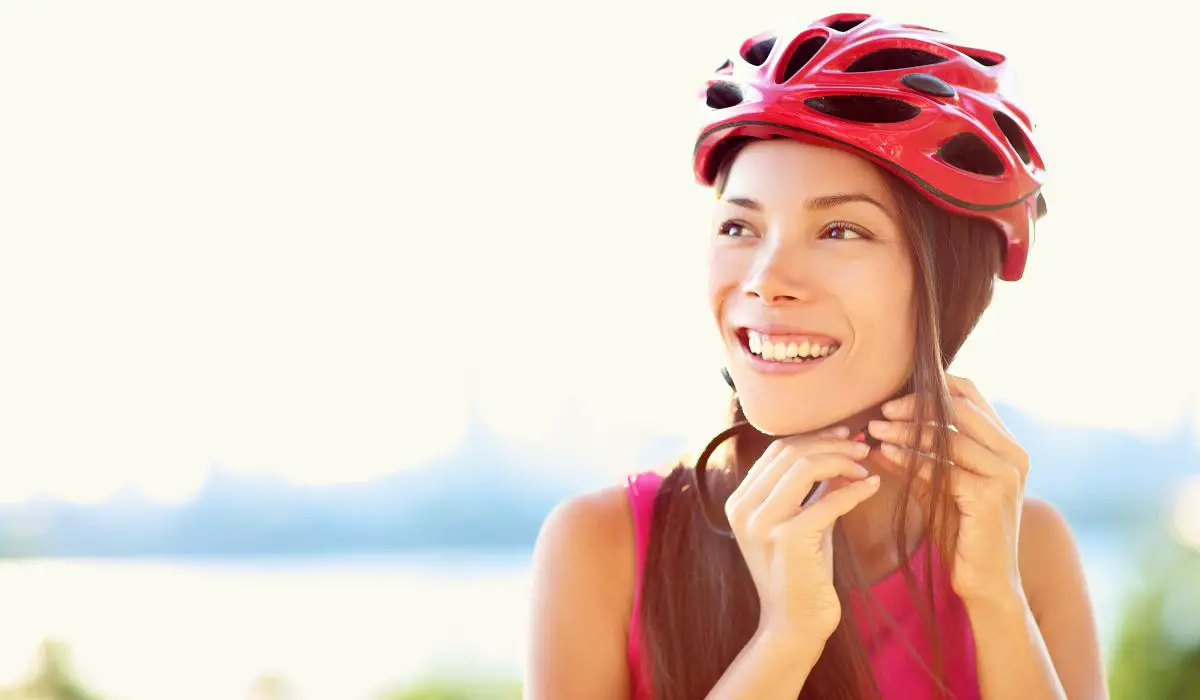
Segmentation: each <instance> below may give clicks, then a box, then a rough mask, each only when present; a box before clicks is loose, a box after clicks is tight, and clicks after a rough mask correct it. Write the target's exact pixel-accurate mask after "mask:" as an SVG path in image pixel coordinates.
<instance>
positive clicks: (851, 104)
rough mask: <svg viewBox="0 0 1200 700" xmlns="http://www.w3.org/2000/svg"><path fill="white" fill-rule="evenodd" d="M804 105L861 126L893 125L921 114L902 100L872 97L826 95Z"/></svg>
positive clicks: (812, 99) (813, 98)
mask: <svg viewBox="0 0 1200 700" xmlns="http://www.w3.org/2000/svg"><path fill="white" fill-rule="evenodd" d="M804 104H806V105H808V106H809V107H810V108H812V109H815V110H817V111H818V112H821V113H823V114H828V115H829V116H831V117H836V118H837V119H844V120H846V121H851V122H859V123H862V124H895V123H897V122H903V121H908V120H909V119H912V118H913V117H915V116H917V115H918V114H920V113H921V110H920V109H919V108H918V107H915V106H913V105H910V104H909V103H907V102H904V101H902V100H895V99H892V98H890V97H876V96H874V95H826V96H825V97H810V98H808V99H807V100H805V101H804Z"/></svg>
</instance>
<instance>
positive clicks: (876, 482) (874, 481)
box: [867, 474, 879, 488]
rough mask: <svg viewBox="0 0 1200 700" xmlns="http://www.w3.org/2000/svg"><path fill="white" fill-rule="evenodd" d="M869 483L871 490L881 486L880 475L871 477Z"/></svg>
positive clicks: (868, 478) (868, 479)
mask: <svg viewBox="0 0 1200 700" xmlns="http://www.w3.org/2000/svg"><path fill="white" fill-rule="evenodd" d="M867 483H868V484H870V485H871V488H875V487H876V486H878V485H879V475H878V474H872V475H871V476H868V477H867Z"/></svg>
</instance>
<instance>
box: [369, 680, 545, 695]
mask: <svg viewBox="0 0 1200 700" xmlns="http://www.w3.org/2000/svg"><path fill="white" fill-rule="evenodd" d="M379 700H521V683H520V682H519V681H516V680H502V679H488V678H474V679H463V680H455V679H450V678H428V679H425V680H422V681H419V682H417V683H414V684H413V685H410V686H408V687H406V688H403V689H400V690H393V691H389V692H387V693H384V694H383V695H381V696H380V698H379Z"/></svg>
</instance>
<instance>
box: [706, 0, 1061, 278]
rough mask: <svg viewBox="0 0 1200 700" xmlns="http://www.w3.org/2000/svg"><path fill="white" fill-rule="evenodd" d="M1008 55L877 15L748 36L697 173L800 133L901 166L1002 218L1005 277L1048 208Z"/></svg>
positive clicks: (936, 192)
mask: <svg viewBox="0 0 1200 700" xmlns="http://www.w3.org/2000/svg"><path fill="white" fill-rule="evenodd" d="M1006 71H1007V65H1006V61H1005V57H1004V56H1002V55H1000V54H997V53H994V52H991V51H984V50H979V49H972V48H966V47H962V46H958V45H955V44H952V43H949V41H948V39H947V38H946V35H944V34H942V33H941V32H938V31H936V30H932V29H927V28H925V27H919V26H917V25H911V24H895V23H891V22H887V21H885V20H883V19H881V18H879V17H873V16H870V15H855V14H840V15H833V16H831V17H826V18H825V19H822V20H820V21H818V22H815V23H813V24H811V25H808V26H807V27H805V28H803V29H801V30H800V31H798V32H792V33H784V34H771V33H768V34H760V35H758V36H754V37H751V38H749V39H747V40H746V41H745V42H743V44H742V46H741V47H740V49H739V50H738V51H737V52H736V54H735V55H734V56H733V57H731V58H730V59H729V60H727V61H726V62H725V63H724V64H723V65H721V67H720V68H718V69H717V71H716V73H715V74H714V75H713V76H712V77H711V78H710V79H709V80H708V82H707V83H706V85H705V87H704V89H703V90H702V94H701V99H702V100H703V101H704V105H703V110H704V112H703V115H704V116H703V120H704V124H703V127H702V129H701V132H700V136H699V138H698V139H697V140H696V146H695V152H694V168H695V173H696V178H697V179H698V180H699V181H700V182H701V183H702V184H704V185H712V184H713V182H714V180H715V178H716V176H717V172H718V170H719V169H720V167H721V162H722V160H723V155H724V154H726V153H728V152H729V150H730V149H731V148H732V147H734V146H735V145H736V144H738V143H741V142H742V141H744V140H745V139H748V138H749V139H764V138H774V137H779V136H783V137H788V138H793V139H797V140H801V141H806V142H811V143H816V144H821V145H825V146H831V147H835V148H839V149H842V150H844V151H847V152H849V153H852V154H855V155H859V156H863V157H865V158H868V159H869V160H871V161H873V162H875V163H878V164H879V165H881V166H883V167H885V168H887V169H889V170H891V171H892V172H894V173H895V174H896V175H898V176H899V177H901V178H902V179H904V180H905V181H907V182H908V183H910V184H912V185H913V186H914V187H915V188H916V189H917V191H919V192H920V193H922V194H923V195H925V196H926V197H928V198H929V199H931V200H932V201H933V202H934V203H936V204H937V205H939V206H941V207H943V208H945V209H948V210H950V211H953V212H957V213H960V214H966V215H969V216H975V217H980V218H984V219H987V220H989V221H991V222H993V223H994V224H995V225H996V227H997V228H998V229H999V230H1000V233H1001V234H1002V235H1003V237H1004V241H1005V250H1004V263H1003V267H1002V269H1001V271H1000V277H1001V278H1002V279H1004V280H1017V279H1020V277H1021V275H1022V274H1023V272H1024V270H1025V261H1026V258H1027V257H1028V254H1029V245H1030V242H1031V240H1032V239H1033V234H1034V226H1035V222H1036V221H1037V220H1038V219H1039V218H1040V217H1041V216H1042V215H1043V214H1044V213H1045V211H1046V205H1045V199H1044V198H1043V197H1042V196H1041V188H1042V185H1043V183H1044V181H1045V165H1044V163H1043V162H1042V157H1041V155H1040V154H1039V153H1038V150H1037V147H1036V146H1035V145H1034V141H1033V123H1032V122H1031V121H1030V118H1029V116H1028V115H1027V114H1026V113H1025V112H1024V111H1023V110H1022V109H1021V108H1020V107H1018V106H1017V105H1016V104H1014V102H1013V100H1012V99H1011V98H1010V97H1008V96H1006V95H1005V94H1004V92H1003V86H1005V84H1006V82H1007V80H1006Z"/></svg>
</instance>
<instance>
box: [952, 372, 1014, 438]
mask: <svg viewBox="0 0 1200 700" xmlns="http://www.w3.org/2000/svg"><path fill="white" fill-rule="evenodd" d="M946 385H947V386H948V387H949V388H950V394H951V395H952V396H964V397H966V398H968V399H970V400H971V402H972V403H974V404H975V405H976V406H978V407H979V409H980V410H981V411H983V412H984V413H985V414H986V415H987V416H988V417H989V418H991V419H992V420H993V421H994V422H995V423H996V426H997V427H999V428H1000V429H1001V430H1003V431H1004V432H1006V433H1007V432H1008V429H1007V428H1005V427H1004V421H1002V420H1000V414H998V413H996V409H994V408H992V405H991V404H990V403H988V401H987V399H985V398H983V393H982V392H980V391H979V388H978V387H976V386H975V382H973V381H971V380H970V379H967V378H965V377H958V376H955V375H953V374H947V375H946Z"/></svg>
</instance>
